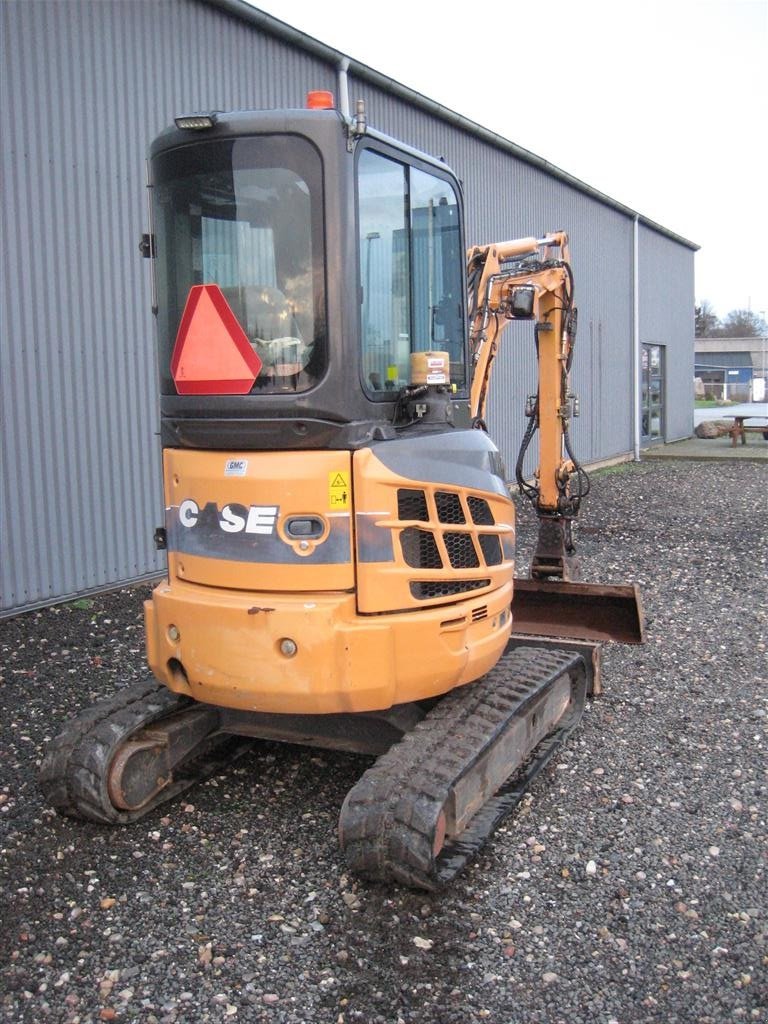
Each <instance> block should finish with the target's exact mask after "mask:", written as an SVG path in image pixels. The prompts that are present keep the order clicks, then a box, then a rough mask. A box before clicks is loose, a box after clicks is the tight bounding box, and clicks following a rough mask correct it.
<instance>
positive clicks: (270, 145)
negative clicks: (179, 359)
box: [154, 136, 326, 394]
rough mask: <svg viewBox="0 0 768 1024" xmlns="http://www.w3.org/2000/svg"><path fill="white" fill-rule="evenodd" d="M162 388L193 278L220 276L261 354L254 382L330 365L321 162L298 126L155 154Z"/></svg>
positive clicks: (293, 378)
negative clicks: (296, 131) (285, 132)
mask: <svg viewBox="0 0 768 1024" xmlns="http://www.w3.org/2000/svg"><path fill="white" fill-rule="evenodd" d="M154 179H155V184H154V217H155V235H156V247H157V261H156V273H157V286H158V295H159V296H160V305H159V309H158V328H159V335H160V343H161V352H162V353H163V354H164V358H162V359H161V372H162V374H163V377H164V385H165V386H164V390H166V391H167V390H169V389H170V390H173V385H172V382H171V380H170V371H169V366H170V361H171V352H172V350H173V346H174V342H175V339H176V335H177V332H178V330H179V324H180V321H181V318H182V313H183V311H184V307H185V304H186V302H187V299H188V297H189V294H190V289H191V288H192V287H193V286H194V285H201V284H204V285H218V286H219V288H220V289H221V294H222V295H223V297H224V299H225V300H226V303H227V305H228V306H229V308H230V309H231V311H232V313H233V314H234V316H235V317H236V319H237V321H238V323H239V324H240V326H241V327H242V329H243V331H244V332H245V335H246V336H247V339H248V342H249V343H250V345H251V347H252V348H253V350H254V352H255V353H256V354H257V355H258V357H259V360H260V361H261V369H260V371H259V373H258V376H257V377H256V380H255V383H254V385H253V387H252V388H251V393H267V394H269V393H275V392H284V391H300V390H304V389H306V388H308V387H311V386H312V385H313V384H314V383H315V382H316V381H317V380H318V379H319V377H320V376H321V375H322V373H323V372H324V369H325V365H326V337H325V280H324V272H323V265H324V258H323V253H324V240H323V219H322V165H321V160H320V156H319V154H318V152H317V151H316V150H315V148H314V147H313V146H312V145H311V144H310V143H309V142H308V141H306V140H305V139H300V138H298V137H295V136H259V137H256V138H247V139H236V140H229V141H222V142H203V143H199V144H197V145H190V146H184V147H181V148H179V149H175V150H171V151H169V152H167V153H163V154H161V155H160V156H159V157H158V158H157V159H156V161H155V164H154Z"/></svg>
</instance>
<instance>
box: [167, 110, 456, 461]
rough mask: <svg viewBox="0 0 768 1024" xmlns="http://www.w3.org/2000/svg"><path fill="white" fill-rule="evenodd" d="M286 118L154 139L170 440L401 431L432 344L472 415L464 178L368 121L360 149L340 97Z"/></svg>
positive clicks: (351, 442) (333, 443)
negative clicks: (418, 361)
mask: <svg viewBox="0 0 768 1024" xmlns="http://www.w3.org/2000/svg"><path fill="white" fill-rule="evenodd" d="M288 120H289V125H290V126H289V127H288V124H287V115H286V114H285V112H283V114H282V115H278V114H276V113H274V112H258V113H254V114H227V115H222V114H218V115H208V116H207V117H205V118H203V117H197V118H186V119H185V118H179V119H177V123H178V124H179V125H180V127H177V128H174V129H171V130H169V131H168V132H166V133H164V134H163V135H161V136H160V138H159V139H158V140H156V142H155V143H154V145H153V147H152V152H151V159H150V174H151V193H152V209H153V233H154V253H155V257H156V258H155V260H154V266H155V282H156V288H155V290H156V295H157V300H156V307H157V329H158V339H159V366H160V391H161V412H162V435H163V444H164V446H165V445H171V446H173V445H181V446H190V445H194V446H195V447H198V448H203V449H208V448H215V447H220V448H224V447H229V446H230V445H231V444H232V443H233V441H234V440H235V439H236V442H237V444H238V446H240V447H242V448H246V449H261V450H264V449H267V448H269V449H296V448H301V449H302V450H306V449H312V448H320V447H322V448H344V449H347V450H350V449H352V448H355V447H359V446H361V445H362V444H364V443H366V442H367V441H369V440H370V439H371V437H373V436H374V434H377V435H378V434H384V435H386V436H387V437H394V436H395V425H394V424H393V420H395V406H396V405H397V403H398V400H399V399H400V398H401V394H402V391H403V389H404V388H405V387H406V386H408V385H409V384H411V358H412V356H413V355H414V354H416V353H427V352H432V351H440V352H442V353H444V354H445V355H444V358H445V359H446V363H447V366H446V368H445V372H444V373H441V374H440V375H439V378H440V383H442V384H443V385H445V387H446V395H449V396H450V397H449V398H448V399H447V401H448V402H449V404H450V405H451V407H452V409H451V416H452V418H453V420H454V421H458V422H462V421H463V422H464V423H468V414H467V408H468V391H467V386H468V371H467V340H466V311H465V307H466V296H465V284H464V255H463V254H464V240H463V238H462V208H461V194H460V188H459V184H458V182H457V180H456V179H455V178H454V176H453V175H452V174H451V172H450V171H449V170H448V169H447V168H446V167H445V165H444V164H441V163H440V162H438V161H433V160H430V159H429V158H428V157H426V156H424V155H417V154H416V153H415V152H412V151H410V150H407V149H404V148H402V147H397V146H396V145H395V144H394V143H393V142H392V141H391V140H385V139H384V137H383V136H378V135H377V134H376V133H373V132H372V131H370V130H368V131H366V132H365V134H364V135H362V136H361V138H360V139H358V140H357V141H356V144H355V147H354V152H350V151H349V143H350V133H349V128H348V126H347V125H346V124H345V123H344V122H343V121H342V119H341V117H340V115H339V114H338V112H336V111H334V110H308V111H291V112H290V117H289V119H288ZM190 125H192V127H190ZM201 125H204V127H201ZM195 289H205V292H204V294H203V295H202V296H201V297H200V298H198V293H197V292H196V291H195ZM190 299H192V300H193V301H196V302H197V305H196V308H195V309H192V308H191V307H190ZM185 312H186V313H187V314H188V316H187V318H186V319H185ZM233 321H234V323H233ZM221 323H223V324H224V325H225V326H223V327H222V326H220V324H221ZM204 335H205V337H204ZM235 336H236V339H237V340H236V341H235V340H234V339H235ZM235 347H237V349H238V352H237V353H236V352H235ZM238 353H239V354H238ZM424 362H425V365H426V364H427V363H429V359H427V358H426V357H425V360H424ZM427 368H429V367H428V366H427ZM432 377H433V378H434V380H435V381H437V380H438V374H436V373H433V374H432ZM235 396H236V397H235ZM446 415H447V414H446Z"/></svg>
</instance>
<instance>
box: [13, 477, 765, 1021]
mask: <svg viewBox="0 0 768 1024" xmlns="http://www.w3.org/2000/svg"><path fill="white" fill-rule="evenodd" d="M766 481H767V476H766V473H765V470H764V468H763V467H761V466H759V465H755V464H752V463H718V464H702V463H695V462H676V463H671V462H670V463H660V462H656V463H652V462H648V463H641V464H639V465H635V466H628V467H623V468H621V469H620V470H614V471H607V472H604V473H601V474H597V475H596V476H595V478H594V483H593V493H592V496H591V497H590V498H589V499H588V504H587V506H586V509H585V513H584V515H583V517H582V526H581V530H580V551H581V554H582V555H583V557H584V569H585V576H586V577H587V578H589V579H593V580H602V581H605V582H614V583H619V582H623V581H625V580H627V579H634V580H636V581H637V582H638V583H640V585H641V587H642V590H643V595H644V600H645V606H646V610H647V614H648V622H649V628H648V642H647V644H646V645H645V646H644V647H643V648H621V647H611V648H608V649H606V652H605V659H604V681H605V687H606V692H605V694H604V695H603V696H602V697H601V698H600V699H599V700H598V701H596V702H595V703H594V704H593V705H592V707H591V708H590V709H589V710H588V712H587V713H586V714H585V719H584V722H583V725H582V726H581V728H580V729H579V730H578V732H577V733H576V734H575V736H574V737H573V738H572V740H571V742H570V744H569V746H568V747H567V749H565V750H564V751H563V752H562V753H561V754H560V756H559V757H558V758H557V759H556V760H555V762H554V764H553V765H552V766H551V767H550V768H549V769H548V770H547V771H546V772H545V773H544V776H543V777H542V778H541V779H540V780H539V781H538V782H537V783H536V785H535V787H534V790H533V792H532V794H531V795H530V796H529V797H528V798H527V799H526V801H525V802H524V805H523V806H522V807H521V809H520V811H519V813H517V815H516V816H515V817H514V819H512V820H511V822H510V823H509V824H508V825H507V827H506V828H505V829H504V830H503V831H502V832H500V833H499V834H498V835H497V837H496V838H495V840H494V841H493V843H492V844H491V845H490V847H488V848H487V849H486V852H485V853H484V854H483V855H482V856H480V858H479V859H478V860H477V861H476V862H475V864H474V865H473V866H472V867H471V869H470V870H469V871H468V872H467V874H466V875H464V876H463V877H462V878H461V879H460V880H459V881H458V882H457V883H455V884H454V885H453V887H452V888H451V889H450V890H448V891H447V892H445V893H442V894H440V895H437V896H425V895H423V894H418V893H412V892H408V891H406V890H401V889H394V890H387V889H385V888H382V887H379V886H370V885H367V884H364V883H362V882H359V881H357V880H355V879H354V878H352V877H350V876H348V874H347V873H346V872H345V870H344V867H343V864H342V863H341V861H340V857H339V854H338V851H337V847H336V835H335V830H336V818H337V814H338V810H339V808H340V806H341V803H342V800H343V797H344V794H345V792H346V791H347V789H349V787H350V786H351V785H352V784H353V782H354V781H355V779H356V778H357V777H358V775H359V773H360V772H361V770H362V768H363V767H364V766H365V764H366V763H367V762H366V761H365V760H364V759H360V758H355V757H353V756H351V755H350V756H347V755H342V754H332V753H325V752H313V751H308V750H304V749H300V748H294V747H288V746H280V745H277V744H273V745H267V744H265V745H261V746H259V747H258V748H257V750H256V751H255V752H254V753H253V754H252V755H250V756H249V757H246V758H245V759H244V760H242V761H240V762H238V764H237V765H236V766H235V767H234V768H232V769H230V771H229V772H228V773H227V774H226V775H225V776H222V777H219V778H217V779H214V780H212V781H210V782H208V783H207V784H206V785H204V786H202V787H199V788H198V789H196V790H193V791H191V793H190V794H189V795H188V797H187V799H186V800H184V801H182V802H181V803H179V804H177V805H173V806H171V807H170V808H168V809H166V810H165V811H164V812H162V811H161V812H158V813H156V814H154V815H153V816H151V817H150V818H149V819H147V820H145V821H144V822H142V823H141V824H139V825H136V826H133V827H130V828H126V829H119V830H109V829H104V828H100V827H96V826H91V825H83V824H77V823H74V822H70V821H66V820H63V819H60V818H57V817H56V816H55V815H54V814H53V813H52V812H50V811H49V810H48V809H47V808H46V807H45V806H43V804H42V801H41V799H40V796H39V794H38V792H37V789H36V783H35V775H36V771H37V766H38V764H39V761H40V757H41V754H42V750H43V746H44V744H45V741H46V740H47V739H48V738H49V737H50V736H51V735H53V734H54V733H55V731H57V728H58V725H59V723H60V722H61V721H62V720H63V719H64V718H65V717H66V716H67V715H68V714H70V713H71V712H73V711H75V710H77V709H78V708H80V707H83V706H86V705H88V704H89V703H90V702H91V701H92V700H93V699H95V698H98V697H99V696H101V695H104V694H108V693H111V692H112V691H113V690H114V689H115V688H116V687H119V686H123V685H125V684H127V683H129V682H131V681H133V680H135V679H137V678H140V677H141V676H142V675H143V674H144V672H145V669H144V667H143V653H142V623H141V601H142V599H143V598H144V596H145V595H146V593H147V589H146V588H143V587H142V588H134V589H130V590H123V591H120V592H116V593H112V594H108V595H104V596H101V597H98V598H95V599H93V601H92V602H90V601H88V602H78V603H76V604H70V605H68V606H62V607H59V608H53V609H49V610H46V611H42V612H37V613H30V614H28V615H25V616H21V617H19V618H17V619H14V620H10V621H5V622H2V623H0V649H1V650H2V678H1V679H0V709H1V713H0V723H1V725H0V728H1V729H2V746H1V747H0V750H1V751H2V760H0V770H1V772H2V774H1V775H0V830H1V831H0V845H1V849H0V853H1V854H2V862H1V864H0V871H1V872H2V874H1V876H0V887H1V889H2V891H1V892H0V915H2V920H1V921H0V934H2V936H3V941H2V948H1V949H0V958H1V960H2V964H1V967H2V975H1V979H2V988H1V989H0V1016H2V1015H3V1013H4V1014H5V1019H8V1020H9V1021H14V1022H15V1021H18V1022H39V1021H61V1022H72V1024H74V1022H83V1024H85V1022H91V1021H101V1020H118V1021H142V1022H147V1024H153V1022H174V1021H179V1022H182V1021H183V1022H187V1021H189V1022H198V1021H216V1022H218V1021H227V1020H230V1021H235V1022H237V1021H268V1022H271V1024H272V1022H274V1024H278V1022H285V1024H288V1022H323V1024H325V1022H329V1024H350V1022H358V1021H359V1022H363V1024H374V1022H386V1024H397V1022H403V1024H406V1022H409V1024H410V1022H425V1024H438V1022H439V1024H470V1022H476V1021H490V1022H496V1024H516V1022H525V1024H561V1022H562V1024H580V1022H584V1024H593V1022H595V1024H635V1022H663V1024H675V1022H697V1024H720V1022H725V1021H764V1020H766V1007H767V1005H768V991H767V988H766V975H767V974H768V972H767V970H766V965H767V964H768V958H767V956H766V936H767V934H768V917H767V916H766V915H767V909H766V879H765V872H766V850H768V842H767V841H766V831H767V830H766V772H765V769H766V725H767V723H766V711H767V709H768V703H767V698H768V693H767V692H766V690H767V687H766V677H767V676H768V671H767V670H766V645H767V642H768V641H767V640H766V632H767V631H766V619H767V618H768V615H767V612H766V600H765V580H766V540H767V538H766V510H765V494H766ZM531 529H532V521H531V515H530V513H528V512H527V510H521V531H520V532H521V545H526V546H527V545H529V544H530V539H531Z"/></svg>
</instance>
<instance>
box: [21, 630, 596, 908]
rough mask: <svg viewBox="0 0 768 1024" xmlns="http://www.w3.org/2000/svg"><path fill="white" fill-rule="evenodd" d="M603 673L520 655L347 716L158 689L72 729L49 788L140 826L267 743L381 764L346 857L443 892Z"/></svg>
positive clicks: (550, 653) (391, 878) (96, 815)
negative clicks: (464, 680)
mask: <svg viewBox="0 0 768 1024" xmlns="http://www.w3.org/2000/svg"><path fill="white" fill-rule="evenodd" d="M592 671H593V666H592V662H591V660H590V659H587V660H586V661H585V659H584V657H582V655H581V654H579V653H577V652H574V651H568V650H552V649H550V648H548V649H543V648H539V647H517V648H511V649H509V650H508V652H507V653H506V654H505V656H504V657H503V658H502V659H501V661H500V662H499V663H498V664H497V665H496V667H495V668H494V669H492V670H491V671H490V672H489V673H488V674H487V675H486V676H484V677H483V678H482V679H481V680H479V681H478V682H476V683H473V684H471V685H469V686H463V687H460V688H459V689H457V690H454V691H453V692H452V693H450V694H448V695H447V696H445V697H443V698H441V699H438V700H432V701H425V702H420V703H414V704H407V705H400V706H398V707H395V708H392V709H390V710H389V711H386V712H382V713H370V714H339V715H284V714H281V715H275V714H259V713H256V712H244V711H238V710H236V709H226V708H218V707H214V706H212V705H208V704H201V703H199V702H196V701H193V700H191V699H190V698H188V697H183V696H178V695H176V694H173V693H171V692H170V691H169V690H167V689H166V688H165V686H163V685H162V684H160V683H157V682H156V681H155V680H149V681H147V682H143V683H139V684H136V685H134V686H131V687H128V688H126V689H125V690H122V691H120V692H118V693H117V694H116V695H115V696H114V697H111V698H109V699H107V700H105V701H102V702H101V703H99V704H97V705H95V706H94V707H92V708H90V709H88V710H87V711H85V712H83V713H82V714H81V715H79V716H78V717H76V718H74V719H72V720H71V721H70V722H69V723H68V725H67V726H66V727H65V728H64V730H63V732H62V733H61V734H60V735H59V736H58V737H57V738H56V739H55V740H54V741H53V742H52V743H51V744H50V746H49V748H48V751H47V753H46V756H45V759H44V761H43V765H42V768H41V773H40V785H41V788H42V791H43V794H44V796H45V798H46V800H47V801H48V802H49V803H50V804H51V805H52V806H53V807H54V808H55V809H56V811H58V812H59V813H60V814H63V815H66V816H69V817H74V818H79V819H83V820H86V821H92V822H96V823H98V824H103V825H117V824H130V823H132V822H135V821H138V820H140V819H142V818H144V817H145V816H146V815H148V814H151V813H152V812H154V811H155V810H156V809H157V808H158V807H159V806H161V805H162V804H165V803H166V802H168V801H169V800H172V799H173V798H175V797H176V796H179V795H180V794H181V793H183V792H184V791H185V790H186V789H188V788H189V787H190V786H192V785H194V784H195V783H196V782H200V781H202V780H204V779H206V778H208V777H210V776H211V775H213V774H215V773H217V772H219V771H222V770H224V769H225V768H226V766H227V765H228V764H229V763H231V761H232V760H233V759H234V758H237V757H238V756H240V755H241V754H242V753H244V752H245V751H246V750H248V749H249V747H250V746H251V745H252V741H253V738H258V739H276V740H283V741H287V742H292V743H301V744H307V745H311V746H316V747H327V748H331V749H340V750H349V751H353V752H357V753H364V754H374V755H379V756H378V759H377V761H376V762H375V763H374V765H373V767H371V768H370V769H369V770H368V771H366V772H365V774H364V775H363V776H362V778H361V779H360V781H359V782H358V783H357V784H356V785H355V786H354V787H353V788H352V790H351V791H350V792H349V794H348V795H347V798H346V800H345V801H344V805H343V807H342V811H341V816H340V821H339V836H340V843H341V847H342V850H343V852H344V855H345V857H346V859H347V861H348V863H349V865H350V867H351V868H352V869H353V870H354V871H355V872H357V873H358V874H361V875H363V876H365V877H368V878H371V879H375V880H378V881H385V882H398V883H401V884H404V885H407V886H411V887H414V888H421V889H435V888H437V887H439V886H440V885H442V884H443V883H445V882H448V881H450V880H451V879H452V878H454V877H455V876H456V875H457V874H458V873H459V872H460V871H461V870H462V869H463V868H464V866H465V865H466V864H467V862H468V861H469V860H470V859H471V858H472V857H473V856H474V855H475V854H476V853H477V851H478V850H479V849H481V847H482V846H483V845H484V844H485V843H486V841H487V840H488V839H489V838H490V836H491V835H492V834H493V833H494V831H495V830H496V829H497V828H498V826H499V825H500V823H501V822H502V821H503V820H504V819H505V818H506V817H507V815H509V814H510V813H511V811H512V810H513V809H514V808H515V806H516V805H517V804H518V802H519V801H520V799H521V797H522V796H523V794H524V793H525V791H526V789H527V788H528V786H529V785H530V783H531V782H532V781H533V779H534V778H535V777H536V775H537V774H538V773H539V772H540V771H541V769H542V768H543V767H544V766H545V765H546V764H547V763H548V761H549V760H550V758H551V757H552V756H553V755H554V753H555V752H556V751H557V749H558V748H559V747H560V746H561V744H562V743H563V741H564V740H565V738H566V737H567V736H568V735H569V733H570V732H571V731H572V730H573V729H574V728H575V726H576V725H577V724H578V722H579V719H580V717H581V713H582V710H583V708H584V703H585V699H586V695H587V692H588V690H589V689H590V688H591V685H592Z"/></svg>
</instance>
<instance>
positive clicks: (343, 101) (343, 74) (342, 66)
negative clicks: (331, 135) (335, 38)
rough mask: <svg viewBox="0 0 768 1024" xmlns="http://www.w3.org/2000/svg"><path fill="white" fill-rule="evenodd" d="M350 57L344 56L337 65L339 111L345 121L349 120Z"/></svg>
mask: <svg viewBox="0 0 768 1024" xmlns="http://www.w3.org/2000/svg"><path fill="white" fill-rule="evenodd" d="M348 71H349V57H342V58H341V60H340V61H339V63H338V65H337V67H336V78H337V81H338V85H339V111H340V113H341V116H342V117H343V118H344V120H345V121H348V120H349V117H350V114H349V80H348V78H347V72H348Z"/></svg>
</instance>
